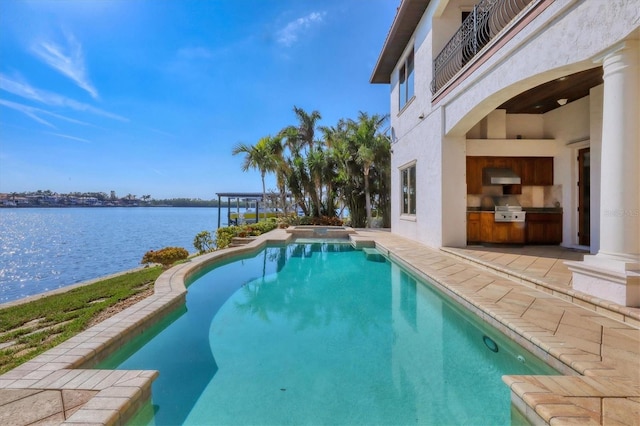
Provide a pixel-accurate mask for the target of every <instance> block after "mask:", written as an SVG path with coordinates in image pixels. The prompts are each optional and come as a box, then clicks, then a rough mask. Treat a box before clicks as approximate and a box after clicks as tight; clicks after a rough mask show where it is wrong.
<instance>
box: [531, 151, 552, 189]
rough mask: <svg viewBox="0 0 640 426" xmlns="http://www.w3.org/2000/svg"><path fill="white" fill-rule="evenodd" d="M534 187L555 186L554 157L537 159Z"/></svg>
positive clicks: (535, 159) (535, 160)
mask: <svg viewBox="0 0 640 426" xmlns="http://www.w3.org/2000/svg"><path fill="white" fill-rule="evenodd" d="M534 163H535V167H534V170H535V180H534V183H533V184H534V185H544V186H546V185H553V157H535V158H534Z"/></svg>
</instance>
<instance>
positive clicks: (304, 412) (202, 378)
mask: <svg viewBox="0 0 640 426" xmlns="http://www.w3.org/2000/svg"><path fill="white" fill-rule="evenodd" d="M492 349H493V350H492ZM495 350H497V351H495ZM116 367H117V368H120V369H156V370H159V371H160V376H159V378H158V379H157V380H156V381H155V383H154V384H153V390H152V392H153V395H152V405H149V406H148V407H146V408H145V409H144V410H142V411H141V412H140V414H139V415H138V416H137V417H136V418H135V419H134V420H133V421H132V424H157V425H177V424H191V425H204V424H206V425H234V424H235V425H276V424H277V425H286V424H295V425H299V424H331V425H380V424H389V425H391V424H393V425H398V424H403V425H404V424H406V425H412V424H478V425H479V424H483V425H484V424H486V425H488V424H491V425H500V424H504V425H506V424H510V423H511V409H510V399H509V390H508V388H507V387H506V385H504V384H503V382H502V380H501V376H502V375H505V374H556V373H555V372H554V371H553V370H552V369H551V368H549V367H548V366H546V365H545V364H543V363H542V362H540V361H539V360H537V359H536V358H535V357H534V356H533V355H531V354H530V353H528V352H526V351H525V350H524V349H522V348H520V347H519V346H517V345H516V344H515V343H513V342H510V341H508V340H506V338H503V337H501V335H500V334H499V333H498V332H497V331H495V330H493V329H491V328H489V327H487V326H486V325H484V324H482V323H479V322H476V321H475V320H474V319H472V318H471V317H470V316H469V315H466V314H464V313H463V312H462V310H461V309H460V308H458V307H457V305H456V304H454V303H453V302H451V301H448V300H446V299H444V298H442V297H441V296H440V295H439V294H438V293H437V292H436V291H435V290H433V289H432V288H431V287H430V286H429V285H425V284H422V283H421V282H419V281H417V280H416V279H415V278H414V277H413V276H412V275H411V274H409V273H407V272H406V271H405V270H403V269H402V268H401V267H399V266H398V265H396V264H393V263H391V262H389V261H388V260H386V259H385V258H384V257H382V256H381V255H376V254H375V253H374V252H371V250H368V251H367V252H363V251H359V250H354V249H353V248H352V247H351V246H350V245H347V244H327V243H325V244H317V243H316V244H293V245H288V246H286V247H269V248H266V249H265V250H264V251H262V252H259V253H257V254H253V255H251V256H250V257H244V258H239V259H237V260H235V261H232V262H227V263H225V264H222V265H219V266H217V267H214V268H213V269H210V270H208V271H204V272H202V273H201V274H199V275H198V276H197V277H195V278H194V279H193V280H192V282H191V284H190V285H189V292H188V295H187V303H186V306H185V307H184V308H183V309H180V310H178V311H176V312H174V313H173V314H172V315H170V316H169V317H167V318H166V319H165V320H164V321H162V322H161V323H160V324H158V325H156V326H154V327H153V329H151V330H150V331H149V332H147V333H145V334H144V335H143V336H141V337H140V338H139V339H137V340H136V341H133V342H131V344H130V345H129V346H127V347H125V348H123V350H121V351H120V352H119V353H117V354H115V355H114V356H113V357H112V358H110V359H109V360H107V361H106V362H104V363H102V364H101V365H99V366H98V368H116Z"/></svg>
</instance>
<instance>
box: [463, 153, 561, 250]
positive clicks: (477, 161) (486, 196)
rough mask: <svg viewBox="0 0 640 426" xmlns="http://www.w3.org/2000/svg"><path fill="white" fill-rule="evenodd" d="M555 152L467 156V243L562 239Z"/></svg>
mask: <svg viewBox="0 0 640 426" xmlns="http://www.w3.org/2000/svg"><path fill="white" fill-rule="evenodd" d="M561 199H562V186H561V185H553V157H486V156H485V157H479V156H477V157H467V243H468V244H511V245H525V244H552V245H557V244H560V243H561V242H562V207H561V206H560V201H559V200H561Z"/></svg>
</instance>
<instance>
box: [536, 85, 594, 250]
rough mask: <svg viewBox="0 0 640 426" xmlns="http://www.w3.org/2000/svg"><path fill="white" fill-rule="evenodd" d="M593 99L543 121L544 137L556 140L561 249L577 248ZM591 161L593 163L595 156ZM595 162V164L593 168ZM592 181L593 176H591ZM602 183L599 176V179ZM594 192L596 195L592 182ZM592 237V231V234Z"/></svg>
mask: <svg viewBox="0 0 640 426" xmlns="http://www.w3.org/2000/svg"><path fill="white" fill-rule="evenodd" d="M589 105H590V99H589V97H588V96H587V97H584V98H582V99H579V100H577V101H575V102H571V103H569V104H567V105H565V106H563V107H560V108H557V109H555V110H553V111H549V112H548V113H546V114H544V115H543V116H542V117H543V119H544V132H545V136H547V137H552V138H554V139H555V141H556V142H555V143H556V152H557V154H556V155H555V158H554V164H553V166H554V180H555V183H556V184H560V185H562V187H563V191H562V201H561V204H562V207H563V209H564V214H563V217H562V221H563V223H562V229H563V232H562V234H563V235H562V245H563V246H568V247H570V246H575V245H577V244H578V212H577V208H578V187H577V182H578V161H577V156H578V149H580V148H586V147H588V146H589V137H590V124H589V123H590V119H591V117H590V109H589V108H590V106H589ZM591 158H592V160H593V159H594V157H593V155H592V157H591ZM594 162H595V161H592V162H591V164H592V165H593V163H594ZM592 179H593V176H592ZM597 180H598V181H599V176H597ZM591 182H592V186H591V192H592V194H593V191H594V183H595V182H594V181H593V180H592V181H591ZM592 236H593V230H592Z"/></svg>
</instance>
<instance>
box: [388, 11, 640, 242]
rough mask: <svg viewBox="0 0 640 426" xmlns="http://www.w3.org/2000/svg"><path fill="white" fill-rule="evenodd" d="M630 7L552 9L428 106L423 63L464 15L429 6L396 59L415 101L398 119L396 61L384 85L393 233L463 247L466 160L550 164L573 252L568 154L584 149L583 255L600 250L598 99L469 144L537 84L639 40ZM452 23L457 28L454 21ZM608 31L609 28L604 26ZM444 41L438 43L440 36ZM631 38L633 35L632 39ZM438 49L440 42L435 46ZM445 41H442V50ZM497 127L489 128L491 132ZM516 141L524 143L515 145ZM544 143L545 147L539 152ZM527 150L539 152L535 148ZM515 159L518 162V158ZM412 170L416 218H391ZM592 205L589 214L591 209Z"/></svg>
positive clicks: (636, 15) (572, 166)
mask: <svg viewBox="0 0 640 426" xmlns="http://www.w3.org/2000/svg"><path fill="white" fill-rule="evenodd" d="M632 3H633V2H629V1H624V0H617V1H611V2H608V3H607V7H602V4H601V2H599V1H579V0H555V1H553V2H549V5H548V6H547V7H546V9H544V11H543V12H542V13H541V14H540V15H539V16H537V17H536V18H535V19H533V20H532V21H531V22H529V23H528V24H527V26H526V27H524V28H523V29H522V30H521V31H520V32H518V33H517V34H516V35H515V36H513V38H511V39H510V40H509V41H507V42H506V43H505V44H504V46H502V47H501V48H500V49H499V50H497V52H496V53H495V54H493V55H492V56H491V57H490V58H488V59H487V60H486V61H485V62H484V63H483V64H482V65H480V66H479V67H478V68H477V70H476V71H474V72H473V73H472V74H471V75H470V76H469V77H468V78H466V79H465V80H463V81H462V82H460V83H459V84H458V86H457V87H455V88H453V89H452V90H450V91H449V92H448V93H446V94H444V95H443V96H441V97H440V98H439V99H438V101H437V102H435V103H432V96H431V93H430V91H429V83H430V81H431V78H432V61H433V57H434V54H437V53H439V51H440V49H441V48H442V46H444V44H445V43H446V41H448V39H449V37H450V36H451V34H453V32H454V29H453V28H451V26H455V29H457V28H458V27H459V25H460V17H461V12H462V11H463V10H465V9H464V7H465V6H467V5H464V4H462V2H458V1H432V2H431V4H430V5H429V6H428V8H427V10H426V12H425V14H424V15H423V17H422V20H421V21H420V23H419V25H418V26H417V27H416V29H415V32H414V34H413V37H412V38H411V41H410V42H409V43H408V45H407V49H406V50H405V54H406V53H408V51H410V49H411V47H412V46H414V48H415V91H414V93H415V98H414V99H413V100H412V101H411V102H410V103H409V105H407V106H406V107H405V108H404V109H403V110H402V111H399V110H398V93H397V81H398V70H399V67H400V66H401V65H402V61H403V60H404V59H401V60H400V61H399V63H398V64H397V66H396V68H395V69H394V71H393V75H392V76H391V82H392V90H391V126H392V141H393V145H392V150H393V155H392V170H394V173H393V178H392V188H393V189H392V209H393V211H392V231H393V232H395V233H398V234H401V235H403V236H405V237H408V238H413V239H416V240H419V241H421V242H423V243H425V244H427V245H430V246H433V247H440V246H444V245H449V246H464V245H465V244H466V208H465V207H466V206H467V195H466V176H465V156H466V155H513V156H515V155H527V156H529V155H530V156H535V155H544V156H547V155H548V156H554V169H555V171H556V175H555V179H554V180H555V182H554V184H555V185H558V186H560V187H561V188H562V190H561V201H560V202H561V205H562V207H563V208H564V211H565V214H564V217H563V221H564V223H563V225H564V226H563V242H562V244H563V245H566V246H573V245H576V244H577V238H576V235H577V228H576V227H577V215H576V214H575V213H574V212H575V210H576V206H577V193H576V190H575V188H574V186H575V180H576V173H577V164H576V162H575V161H574V160H575V154H576V152H577V151H576V149H577V148H578V147H580V146H590V147H591V158H592V165H591V182H592V188H591V190H592V198H591V203H592V206H591V207H592V208H591V214H592V219H591V223H592V229H591V238H592V246H591V250H592V252H597V250H598V247H599V226H598V223H599V216H598V211H599V196H600V188H599V182H600V172H599V166H598V164H597V162H598V159H599V158H600V156H599V143H600V141H599V140H600V139H601V136H600V135H599V134H598V133H597V132H598V131H599V130H600V131H601V127H602V126H601V124H599V122H600V123H601V121H602V106H601V103H602V89H601V88H600V89H599V88H594V89H593V90H592V91H591V96H589V97H586V98H583V99H581V100H578V101H576V102H572V103H569V104H567V105H566V106H564V107H561V108H558V109H556V110H554V111H551V112H549V113H547V114H544V115H541V114H533V115H527V114H518V115H507V116H506V117H504V131H503V134H504V136H503V137H504V140H502V141H500V140H494V141H493V142H494V143H493V145H492V146H491V147H490V148H486V149H487V152H492V153H493V154H470V153H469V152H468V150H474V149H475V150H476V152H477V150H478V149H480V148H478V146H479V145H478V144H477V142H470V141H469V140H467V139H483V137H487V136H495V135H496V134H500V133H492V132H491V131H490V130H488V126H489V127H490V124H489V123H487V120H494V122H495V117H490V114H491V113H492V112H493V111H495V109H496V108H497V107H498V106H499V105H501V104H502V103H503V102H505V101H507V100H509V99H510V98H512V97H513V96H515V95H517V94H519V93H522V92H524V91H526V90H528V89H530V88H533V87H535V86H537V85H539V84H541V83H543V82H546V81H550V80H553V79H555V78H559V77H561V76H564V75H568V74H572V73H575V72H578V71H583V70H586V69H589V68H594V67H595V66H598V65H599V64H598V63H597V62H594V61H595V58H597V56H598V55H599V54H600V53H601V52H603V51H605V50H606V49H607V48H609V47H610V46H612V45H614V44H615V43H617V42H619V41H621V40H623V39H624V38H625V37H628V36H630V34H633V32H634V31H636V33H637V32H638V22H639V21H640V12H639V10H638V8H637V7H633V4H632ZM456 17H457V18H456ZM611 22H616V25H611ZM444 35H446V37H445V36H444ZM636 37H637V34H636ZM444 39H446V40H444ZM443 40H444V41H443ZM420 117H422V118H420ZM500 120H502V119H500V118H499V119H498V121H497V122H498V123H500V122H501V121H500ZM517 135H521V136H522V137H523V138H525V139H527V140H529V142H527V141H523V142H522V143H520V144H518V145H516V144H514V142H515V141H514V139H515V138H516V137H517ZM541 139H551V140H552V141H551V142H550V143H546V142H544V143H540V142H539V140H541ZM536 140H538V143H537V144H536ZM519 153H520V154H519ZM412 161H415V163H416V173H417V176H416V177H417V212H416V215H415V217H409V216H405V215H401V214H400V209H401V204H400V202H401V194H399V192H398V189H399V188H400V181H399V172H398V170H400V169H401V168H402V166H403V165H405V164H408V163H410V162H412ZM596 203H598V204H597V205H595V204H596Z"/></svg>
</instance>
